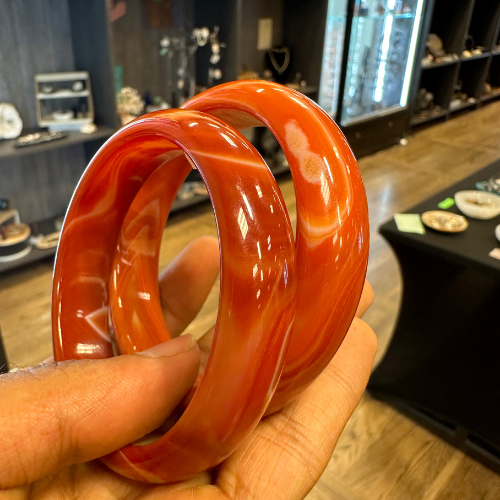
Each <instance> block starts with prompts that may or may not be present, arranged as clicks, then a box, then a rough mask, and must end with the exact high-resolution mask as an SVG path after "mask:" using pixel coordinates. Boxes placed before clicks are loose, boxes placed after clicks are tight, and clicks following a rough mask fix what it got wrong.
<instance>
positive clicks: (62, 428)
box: [0, 335, 200, 489]
mask: <svg viewBox="0 0 500 500" xmlns="http://www.w3.org/2000/svg"><path fill="white" fill-rule="evenodd" d="M199 356H200V354H199V349H198V347H197V344H196V342H195V341H194V339H193V338H192V337H191V336H190V335H183V336H182V337H180V338H178V339H174V340H171V341H169V342H166V343H164V344H160V345H159V346H155V347H154V348H153V349H151V350H148V351H145V352H144V353H141V354H139V355H134V356H118V357H115V358H110V359H104V360H80V361H66V362H62V363H58V364H55V363H53V364H50V365H39V366H38V367H36V368H32V369H30V370H24V371H20V372H17V373H15V374H11V375H4V376H2V377H0V400H1V401H2V412H1V413H0V429H2V439H1V440H0V489H2V488H8V487H14V486H18V485H22V484H27V483H31V482H32V481H34V480H36V479H38V478H40V477H42V476H46V475H48V474H51V473H52V472H54V471H56V470H58V469H60V468H62V467H65V466H68V465H71V464H75V463H80V462H85V461H88V460H91V459H94V458H96V457H100V456H103V455H105V454H107V453H110V452H111V451H113V450H116V449H118V448H120V447H122V446H124V445H126V444H128V443H131V442H133V441H135V440H137V439H139V438H140V437H142V436H144V435H145V434H147V433H148V432H151V431H153V430H154V429H156V428H157V427H158V426H159V425H160V424H161V423H162V422H163V421H164V420H165V419H166V418H167V416H168V415H169V414H170V413H171V412H172V411H173V409H174V408H175V407H176V406H177V404H178V403H179V401H180V400H181V399H182V397H183V396H184V394H185V393H186V392H187V391H188V389H189V388H190V387H191V386H192V384H193V383H194V381H195V380H196V376H197V374H198V365H199Z"/></svg>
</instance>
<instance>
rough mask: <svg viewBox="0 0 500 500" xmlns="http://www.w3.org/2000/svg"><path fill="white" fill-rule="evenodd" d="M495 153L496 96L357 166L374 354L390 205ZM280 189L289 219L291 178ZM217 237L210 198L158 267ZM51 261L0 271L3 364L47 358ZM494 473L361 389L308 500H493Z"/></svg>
mask: <svg viewBox="0 0 500 500" xmlns="http://www.w3.org/2000/svg"><path fill="white" fill-rule="evenodd" d="M498 158H500V102H498V103H494V104H491V105H489V106H487V107H484V108H482V109H480V110H478V111H475V112H472V113H469V114H465V115H463V116H461V117H458V118H455V119H453V120H451V121H448V122H447V123H444V124H441V125H437V126H435V127H432V128H429V129H426V130H424V131H422V132H419V133H418V134H416V135H414V136H413V137H410V138H409V141H408V145H407V146H395V147H393V148H391V149H388V150H385V151H382V152H380V153H378V154H375V155H373V156H370V157H366V158H363V159H362V160H361V161H360V162H359V163H360V167H361V171H362V174H363V178H364V182H365V186H366V190H367V194H368V200H369V207H370V222H371V229H372V233H371V254H370V262H369V267H368V277H369V279H370V281H371V282H372V284H373V288H374V290H375V302H374V305H373V307H372V308H371V309H370V311H369V312H368V313H367V315H366V320H367V321H368V323H369V324H370V325H371V326H372V328H373V329H374V330H375V332H376V333H377V335H378V337H379V344H380V348H379V353H378V356H377V360H380V358H381V357H382V355H383V353H384V350H385V348H386V346H387V344H388V342H389V341H390V336H391V332H392V329H393V326H394V322H395V318H396V314H397V310H398V304H399V300H400V295H401V279H400V274H399V270H398V266H397V263H396V260H395V258H394V256H393V254H392V252H391V251H390V250H389V248H388V246H387V245H386V244H385V242H384V241H383V240H382V239H381V238H380V236H379V235H378V234H377V227H378V226H379V225H380V223H382V222H384V221H385V220H387V219H388V218H390V217H391V216H392V214H394V213H395V212H398V211H404V210H405V209H406V208H409V207H410V206H412V205H414V204H416V203H417V202H419V201H421V200H422V199H424V198H426V197H428V196H430V195H432V194H434V193H436V192H438V191H440V190H442V189H444V188H445V187H446V186H448V185H450V184H453V183H455V182H456V181H458V180H460V179H461V178H463V177H466V176H467V175H469V174H471V173H473V172H474V171H476V170H479V169H480V168H482V167H484V166H486V165H487V164H489V163H491V162H493V161H495V160H497V159H498ZM280 187H281V189H282V192H283V195H284V197H285V200H286V202H287V205H288V208H289V210H290V213H291V218H292V222H295V199H294V195H293V185H292V182H291V178H290V176H288V175H285V176H284V177H282V178H281V179H280ZM203 234H213V235H216V228H215V222H214V217H213V215H212V212H211V208H210V205H204V206H202V207H199V208H196V209H193V210H190V211H188V212H184V213H182V214H180V215H176V216H174V217H172V219H171V221H169V225H168V227H167V229H166V230H165V235H164V244H163V246H162V256H161V264H162V266H163V265H166V264H167V263H168V262H169V261H170V260H171V259H172V258H173V257H174V256H175V255H176V254H177V253H178V252H179V250H180V249H181V248H182V247H184V246H185V245H186V244H187V242H189V241H191V240H192V239H194V238H196V237H198V236H201V235H203ZM51 272H52V262H51V260H48V261H44V262H42V263H38V264H35V265H32V266H29V267H26V268H23V269H21V270H17V271H13V272H10V273H8V274H3V275H0V326H1V328H2V332H3V337H4V342H5V346H6V350H7V354H8V357H9V360H10V362H11V363H12V364H13V365H17V366H29V365H31V364H35V363H38V362H40V361H42V360H43V359H45V358H47V357H48V356H50V355H51V340H50V307H49V306H50V287H51ZM217 302H218V288H217V287H215V288H214V290H213V292H212V294H211V295H210V297H209V299H208V301H207V303H206V304H205V307H204V309H203V310H202V312H201V313H200V314H199V316H198V318H197V319H196V320H195V321H194V323H193V324H192V325H191V328H190V331H191V332H192V333H194V334H196V335H200V334H201V333H203V332H204V331H205V330H206V329H207V328H208V327H209V326H210V325H211V324H213V323H214V321H215V317H216V313H217ZM499 498H500V476H498V475H496V474H494V473H493V472H491V471H490V470H488V469H487V468H485V467H483V466H482V465H480V464H479V463H478V462H476V461H475V460H472V459H471V458H469V457H467V456H464V455H463V454H462V453H461V452H459V451H457V450H455V449H454V448H452V447H451V446H449V445H447V444H445V443H444V442H443V441H441V440H440V439H438V438H436V437H434V436H433V435H432V434H430V433H429V432H427V431H426V430H424V429H423V428H421V427H419V426H417V425H415V424H414V423H413V422H412V421H411V420H409V419H407V418H405V417H404V416H402V415H400V414H399V413H397V412H395V411H394V410H393V409H391V408H390V407H388V406H386V405H384V404H382V403H380V402H378V401H375V400H373V399H371V398H370V397H369V396H368V395H366V396H365V397H364V398H363V400H362V402H361V404H360V405H359V407H358V408H357V410H356V412H355V413H354V415H353V418H352V419H351V420H350V422H349V424H348V425H347V427H346V429H345V431H344V434H343V435H342V437H341V440H340V442H339V444H338V447H337V450H336V451H335V453H334V455H333V457H332V459H331V461H330V463H329V465H328V467H327V469H326V471H325V473H324V474H323V477H322V478H321V480H320V482H319V483H318V484H317V486H316V487H315V488H314V490H313V491H312V492H311V493H310V495H309V496H308V500H326V499H335V500H385V499H387V500H465V499H467V500H479V499H481V500H490V499H491V500H493V499H499Z"/></svg>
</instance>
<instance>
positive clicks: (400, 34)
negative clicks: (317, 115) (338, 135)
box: [324, 0, 424, 126]
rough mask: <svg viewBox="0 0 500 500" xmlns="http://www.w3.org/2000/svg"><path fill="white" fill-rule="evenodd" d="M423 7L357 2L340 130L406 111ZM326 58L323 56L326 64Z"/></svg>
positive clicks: (417, 0)
mask: <svg viewBox="0 0 500 500" xmlns="http://www.w3.org/2000/svg"><path fill="white" fill-rule="evenodd" d="M329 3H330V4H332V3H337V2H335V0H330V2H329ZM423 3H424V0H356V1H355V3H354V12H353V18H352V25H351V32H350V40H349V50H348V59H347V70H346V75H345V82H344V91H343V97H342V107H341V108H342V109H341V116H340V124H341V125H342V126H348V125H351V124H353V123H356V122H359V121H364V120H367V119H371V118H373V117H378V116H381V115H384V114H389V113H392V112H395V111H399V110H401V109H403V108H406V107H407V103H408V93H409V89H410V80H411V73H412V69H413V61H414V57H415V52H416V46H417V38H418V33H419V28H420V23H421V17H422V8H423ZM325 46H326V44H325ZM327 57H328V54H327V53H326V51H325V54H324V60H325V59H326V58H327ZM325 74H326V73H325ZM327 111H328V110H327Z"/></svg>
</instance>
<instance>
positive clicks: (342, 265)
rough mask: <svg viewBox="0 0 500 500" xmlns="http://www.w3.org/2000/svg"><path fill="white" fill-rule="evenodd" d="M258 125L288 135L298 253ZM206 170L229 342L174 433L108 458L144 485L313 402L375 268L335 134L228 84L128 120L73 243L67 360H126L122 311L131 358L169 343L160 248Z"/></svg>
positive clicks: (71, 217)
mask: <svg viewBox="0 0 500 500" xmlns="http://www.w3.org/2000/svg"><path fill="white" fill-rule="evenodd" d="M210 115H212V116H210ZM221 120H223V121H221ZM256 123H259V124H262V123H264V124H265V125H267V126H268V127H269V129H270V130H271V131H272V132H273V133H274V134H275V135H276V137H277V139H278V141H279V142H280V144H281V146H282V148H283V150H284V152H285V154H286V156H287V159H288V161H289V164H290V168H291V171H292V175H293V179H294V184H295V190H296V197H297V212H298V223H297V236H296V249H294V244H293V234H292V230H291V226H290V222H289V218H288V215H287V213H286V210H285V206H284V202H283V199H282V197H281V193H280V191H279V188H278V187H277V185H276V183H275V181H274V178H273V177H272V174H271V173H270V171H269V169H268V168H267V166H266V165H265V163H264V162H263V160H262V159H261V157H260V155H259V154H258V153H257V152H256V150H255V149H254V148H253V146H251V145H250V144H249V143H248V141H246V139H244V138H243V137H242V136H241V134H239V133H238V132H237V131H236V130H235V128H243V127H245V126H248V125H254V124H256ZM192 166H195V167H196V168H198V170H199V171H200V173H201V175H202V177H203V179H204V181H205V183H206V186H207V189H208V191H209V195H210V198H211V201H212V204H213V206H214V210H215V215H216V221H217V225H218V231H219V244H220V247H221V290H220V303H219V314H218V318H217V324H216V334H215V338H214V344H213V346H212V350H211V353H210V357H209V360H208V364H207V366H206V368H205V371H204V373H203V375H202V376H201V377H200V378H199V381H198V383H197V388H196V391H195V392H194V396H193V397H192V399H191V401H190V403H189V405H188V406H187V408H186V410H185V411H184V413H183V414H182V416H181V417H180V419H179V420H178V421H177V422H176V423H175V424H174V426H173V427H172V428H171V429H170V430H168V431H167V432H166V433H165V434H164V435H163V436H162V437H161V438H160V439H158V440H157V441H155V442H153V443H150V444H147V445H145V446H134V445H129V446H127V447H125V448H123V449H122V450H119V451H117V452H114V453H112V454H110V455H108V456H107V457H104V458H103V461H104V462H105V463H106V464H107V465H109V466H110V467H111V468H113V469H114V470H116V471H117V472H119V473H121V474H123V475H125V476H128V477H131V478H134V479H139V480H143V481H150V482H173V481H178V480H181V479H185V478H188V477H191V476H192V475H194V474H196V473H198V472H201V471H204V470H206V469H208V468H210V467H213V466H215V465H217V464H218V463H220V462H221V461H222V460H223V459H224V458H226V457H227V456H228V455H229V454H230V453H232V452H233V451H234V450H235V449H236V447H237V446H238V444H239V443H240V442H241V440H242V439H244V438H245V437H246V436H247V435H248V434H249V432H251V430H252V429H253V428H254V427H255V425H256V424H257V423H258V421H259V419H260V418H261V417H262V415H263V413H264V411H266V408H267V412H268V413H272V412H274V411H277V410H278V409H279V408H281V407H282V406H283V405H284V404H286V403H287V402H289V401H290V400H291V399H293V398H294V397H295V396H296V395H297V394H299V393H300V392H301V391H302V390H303V388H304V387H305V386H307V385H308V384H309V383H310V382H311V381H312V380H313V379H314V378H315V377H316V376H317V375H318V374H319V373H320V372H321V370H322V369H323V368H324V367H325V366H326V364H327V363H328V362H329V360H330V359H331V358H332V356H333V354H334V353H335V351H336V350H337V348H338V346H339V345H340V343H341V341H342V339H343V337H344V335H345V333H346V332H347V329H348V327H349V325H350V323H351V321H352V318H353V316H354V312H355V310H356V307H357V304H358V301H359V297H360V294H361V290H362V286H363V282H364V275H365V272H366V263H367V257H368V238H369V235H368V216H367V206H366V198H365V195H364V188H363V186H362V183H361V177H360V174H359V170H358V167H357V165H356V162H355V160H354V157H353V155H352V153H351V151H350V149H349V147H348V146H347V143H346V142H345V139H344V137H343V136H342V134H341V133H340V131H339V130H338V128H337V127H336V125H335V124H334V123H333V122H332V120H331V119H330V118H329V117H328V116H327V115H326V114H324V113H323V112H322V111H321V110H320V109H319V108H318V107H317V106H316V105H314V104H313V103H312V102H311V101H309V100H308V99H307V98H305V97H304V96H302V95H301V94H299V93H297V92H294V91H291V90H289V89H287V88H286V87H282V86H280V85H277V84H271V83H268V82H260V81H251V82H235V83H231V84H226V85H222V86H219V87H216V88H214V89H211V90H209V91H207V92H205V93H203V94H200V96H198V97H197V98H195V99H193V100H191V101H190V102H188V103H187V104H186V105H185V106H184V109H182V110H168V111H160V112H156V113H152V114H150V115H146V116H145V117H142V118H141V119H138V120H136V121H135V122H133V123H131V124H129V125H127V126H126V127H124V128H123V129H121V130H120V131H119V132H118V133H116V134H115V135H114V136H113V137H112V138H111V139H110V140H109V141H108V142H107V143H106V144H105V145H104V146H103V147H102V148H101V150H100V151H99V152H98V153H97V155H96V156H95V157H94V159H93V160H92V162H91V163H90V165H89V167H88V168H87V170H86V172H85V174H84V176H83V177H82V179H81V181H80V184H79V186H78V188H77V190H76V192H75V195H74V197H73V200H72V202H71V206H70V208H69V210H68V213H67V216H66V219H65V223H64V228H63V231H62V235H61V240H60V243H59V248H58V254H57V260H56V267H55V273H54V287H53V307H52V315H53V339H54V354H55V358H56V360H63V359H79V358H102V357H109V356H112V355H113V348H112V345H111V339H110V329H109V324H108V311H109V312H110V316H111V319H112V323H113V331H114V335H115V338H116V343H117V345H118V349H119V352H120V353H121V354H125V353H128V354H131V353H134V352H137V351H142V350H144V349H147V348H148V347H151V346H152V345H155V344H157V343H159V342H163V341H165V340H168V339H169V338H170V337H169V334H168V331H167V329H166V327H165V324H164V321H163V315H162V311H161V305H160V298H159V291H158V283H157V273H158V253H159V247H160V242H161V236H162V232H163V227H164V225H165V222H166V220H167V217H168V212H169V210H170V207H171V204H172V202H173V199H174V197H175V194H176V191H177V189H178V188H179V186H180V185H181V184H182V182H183V181H184V179H185V177H186V175H187V174H188V173H189V170H190V169H191V168H192ZM294 317H295V321H294ZM287 348H288V351H287ZM283 364H284V366H283ZM282 370H283V372H282ZM280 375H281V378H280ZM273 394H274V396H273ZM271 397H272V400H271ZM270 400H271V404H269V402H270Z"/></svg>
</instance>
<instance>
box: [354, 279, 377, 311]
mask: <svg viewBox="0 0 500 500" xmlns="http://www.w3.org/2000/svg"><path fill="white" fill-rule="evenodd" d="M372 303H373V288H372V286H371V285H370V282H369V281H368V280H365V286H364V287H363V293H362V294H361V299H360V300H359V304H358V309H357V310H356V317H357V318H362V317H363V315H364V314H365V312H366V311H367V310H368V309H369V307H370V306H371V305H372Z"/></svg>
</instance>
